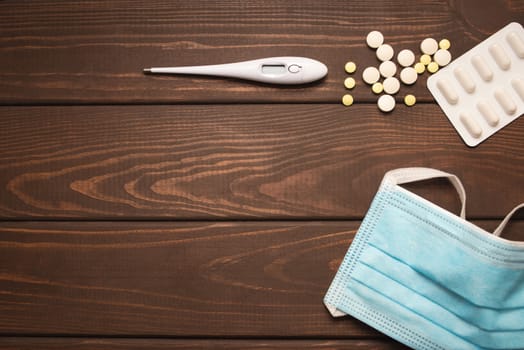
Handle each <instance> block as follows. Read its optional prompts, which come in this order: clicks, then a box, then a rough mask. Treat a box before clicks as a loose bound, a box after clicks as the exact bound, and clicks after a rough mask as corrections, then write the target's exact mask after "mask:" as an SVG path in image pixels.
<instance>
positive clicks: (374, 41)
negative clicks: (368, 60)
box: [366, 30, 384, 49]
mask: <svg viewBox="0 0 524 350" xmlns="http://www.w3.org/2000/svg"><path fill="white" fill-rule="evenodd" d="M366 43H367V44H368V46H369V47H371V48H373V49H376V48H378V47H379V46H380V45H382V43H384V35H382V33H381V32H379V31H377V30H374V31H372V32H369V33H368V36H367V37H366Z"/></svg>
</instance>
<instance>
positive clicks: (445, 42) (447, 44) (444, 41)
mask: <svg viewBox="0 0 524 350" xmlns="http://www.w3.org/2000/svg"><path fill="white" fill-rule="evenodd" d="M438 47H440V48H441V49H442V50H449V48H450V47H451V43H450V42H449V40H448V39H442V40H440V41H439V43H438Z"/></svg>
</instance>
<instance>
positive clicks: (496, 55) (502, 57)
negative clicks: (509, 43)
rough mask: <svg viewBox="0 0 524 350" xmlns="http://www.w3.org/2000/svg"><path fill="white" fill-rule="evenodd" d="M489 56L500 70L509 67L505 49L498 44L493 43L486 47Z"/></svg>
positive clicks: (509, 62)
mask: <svg viewBox="0 0 524 350" xmlns="http://www.w3.org/2000/svg"><path fill="white" fill-rule="evenodd" d="M488 51H489V53H490V54H491V57H493V59H494V60H495V62H497V65H498V66H499V68H500V69H502V70H508V69H509V67H511V60H510V59H509V56H508V55H507V54H506V51H504V49H503V48H502V46H500V45H499V44H493V45H491V46H490V47H489V48H488Z"/></svg>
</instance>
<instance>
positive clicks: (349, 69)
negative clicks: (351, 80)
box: [344, 61, 357, 74]
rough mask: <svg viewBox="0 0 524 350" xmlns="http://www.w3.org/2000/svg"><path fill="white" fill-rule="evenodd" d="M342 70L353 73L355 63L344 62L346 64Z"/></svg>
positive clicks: (355, 67) (355, 68)
mask: <svg viewBox="0 0 524 350" xmlns="http://www.w3.org/2000/svg"><path fill="white" fill-rule="evenodd" d="M344 70H345V71H346V73H349V74H351V73H355V71H356V70H357V65H356V64H355V62H351V61H350V62H348V63H346V65H345V66H344Z"/></svg>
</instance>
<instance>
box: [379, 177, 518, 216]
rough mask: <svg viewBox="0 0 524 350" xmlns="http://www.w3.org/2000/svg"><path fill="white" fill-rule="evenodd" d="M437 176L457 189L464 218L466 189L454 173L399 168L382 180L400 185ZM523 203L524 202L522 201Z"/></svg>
mask: <svg viewBox="0 0 524 350" xmlns="http://www.w3.org/2000/svg"><path fill="white" fill-rule="evenodd" d="M439 177H445V178H447V179H449V181H450V182H451V184H452V185H453V187H455V189H456V190H457V193H458V195H459V198H460V203H461V204H462V208H461V210H460V217H461V218H462V219H464V220H465V219H466V190H465V189H464V186H463V185H462V182H460V180H459V178H458V177H457V176H456V175H453V174H450V173H446V172H443V171H440V170H437V169H432V168H399V169H395V170H391V171H388V172H387V173H386V175H384V181H388V182H390V183H393V184H395V185H401V184H405V183H409V182H416V181H422V180H429V179H434V178H439ZM523 204H524V203H523Z"/></svg>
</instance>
